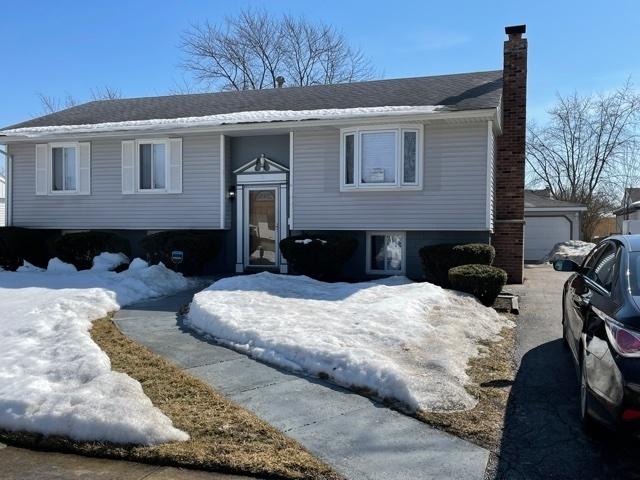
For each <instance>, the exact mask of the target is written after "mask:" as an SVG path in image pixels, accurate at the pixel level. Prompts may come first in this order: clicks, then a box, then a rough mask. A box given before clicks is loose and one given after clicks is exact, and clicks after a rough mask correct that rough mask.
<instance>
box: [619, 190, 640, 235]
mask: <svg viewBox="0 0 640 480" xmlns="http://www.w3.org/2000/svg"><path fill="white" fill-rule="evenodd" d="M613 213H614V215H615V216H616V227H617V231H618V232H622V222H624V221H625V220H640V188H625V190H624V197H623V198H622V206H621V207H620V208H618V209H617V210H614V211H613ZM623 233H624V232H623Z"/></svg>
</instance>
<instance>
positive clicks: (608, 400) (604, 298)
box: [554, 235, 640, 431]
mask: <svg viewBox="0 0 640 480" xmlns="http://www.w3.org/2000/svg"><path fill="white" fill-rule="evenodd" d="M554 268H555V269H556V270H560V271H572V272H575V273H574V274H573V275H571V277H569V279H568V280H567V282H566V283H565V286H564V291H563V295H562V299H563V305H562V327H563V334H564V341H565V343H566V344H567V345H568V347H569V349H570V350H571V353H572V354H573V358H574V360H575V364H576V370H577V372H578V377H579V379H580V416H581V419H582V421H583V423H584V424H585V425H588V424H589V423H591V422H592V421H593V420H597V421H599V422H601V423H604V424H607V425H609V426H612V427H615V428H623V429H625V430H626V429H628V430H633V431H640V281H639V280H640V278H639V277H640V235H619V236H613V237H609V238H607V239H606V240H603V241H602V242H600V243H599V244H598V245H597V246H596V247H595V248H594V249H593V250H592V251H591V252H590V253H589V255H588V256H587V257H586V258H585V259H584V261H583V263H582V265H577V264H575V263H574V262H572V261H570V260H560V261H557V262H555V263H554Z"/></svg>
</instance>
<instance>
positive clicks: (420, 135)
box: [340, 124, 424, 192]
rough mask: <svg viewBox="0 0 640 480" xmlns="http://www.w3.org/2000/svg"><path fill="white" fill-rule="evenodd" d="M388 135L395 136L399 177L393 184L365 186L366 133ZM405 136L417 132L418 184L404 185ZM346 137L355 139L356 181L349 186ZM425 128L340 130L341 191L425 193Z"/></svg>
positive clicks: (396, 127) (370, 184)
mask: <svg viewBox="0 0 640 480" xmlns="http://www.w3.org/2000/svg"><path fill="white" fill-rule="evenodd" d="M385 132H386V133H388V132H394V133H395V135H396V157H395V167H396V175H395V177H396V178H395V181H394V182H388V183H364V182H362V161H361V140H360V139H361V137H362V134H364V133H385ZM404 132H416V181H415V182H405V181H404ZM347 135H353V140H354V145H353V151H354V158H353V181H354V183H352V184H347V183H346V165H347V161H346V148H345V147H346V141H345V138H346V137H347ZM423 145H424V125H422V124H406V125H375V126H373V125H371V126H363V127H349V128H343V129H341V130H340V191H341V192H354V191H385V190H391V191H397V190H422V177H423V175H422V171H423V170H422V169H423V164H424V147H423Z"/></svg>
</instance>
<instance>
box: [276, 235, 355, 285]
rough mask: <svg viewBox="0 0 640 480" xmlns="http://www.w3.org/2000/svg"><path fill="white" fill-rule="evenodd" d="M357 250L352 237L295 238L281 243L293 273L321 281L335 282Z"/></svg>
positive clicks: (291, 237) (294, 236)
mask: <svg viewBox="0 0 640 480" xmlns="http://www.w3.org/2000/svg"><path fill="white" fill-rule="evenodd" d="M357 247H358V241H357V240H356V239H355V238H354V237H351V236H349V235H325V234H322V235H307V234H302V235H293V236H290V237H287V238H284V239H282V240H281V241H280V250H281V251H282V255H283V256H284V258H286V259H287V262H288V263H289V266H290V267H291V270H292V271H293V272H295V273H300V274H303V275H307V276H309V277H311V278H316V279H320V280H334V279H335V278H337V277H338V276H339V275H340V272H341V271H342V268H343V267H344V265H345V263H347V261H348V260H349V259H350V258H351V256H352V255H353V252H355V251H356V248H357Z"/></svg>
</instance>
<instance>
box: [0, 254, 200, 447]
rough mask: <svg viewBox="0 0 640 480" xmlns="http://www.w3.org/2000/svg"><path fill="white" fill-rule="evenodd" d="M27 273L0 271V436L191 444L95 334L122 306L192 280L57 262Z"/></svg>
mask: <svg viewBox="0 0 640 480" xmlns="http://www.w3.org/2000/svg"><path fill="white" fill-rule="evenodd" d="M25 264H26V262H25ZM65 265H66V264H65ZM25 267H26V269H25ZM25 267H22V268H23V270H22V271H20V272H0V331H2V347H1V348H0V429H7V430H26V431H31V432H39V433H43V434H57V435H65V436H68V437H71V438H73V439H76V440H102V441H111V442H117V443H136V444H158V443H163V442H170V441H180V440H186V439H188V435H187V434H186V433H184V432H182V431H180V430H178V429H176V428H174V427H173V425H172V423H171V420H169V418H167V417H166V416H165V415H164V414H163V413H162V412H161V411H160V410H158V409H157V408H156V407H154V406H153V405H152V403H151V401H150V400H149V398H147V396H146V395H145V394H144V393H143V391H142V387H141V386H140V384H139V383H138V382H137V381H135V380H133V379H132V378H130V377H128V376H127V375H125V374H123V373H118V372H114V371H111V365H110V362H109V358H108V357H107V355H106V354H105V353H104V352H103V351H102V350H100V348H99V347H98V346H97V345H96V344H95V343H94V342H93V341H92V340H91V336H90V335H89V329H90V328H91V321H92V320H95V319H98V318H102V317H104V316H105V315H106V314H107V313H108V312H110V311H113V310H117V309H118V308H119V307H120V306H122V305H126V304H128V303H132V302H135V301H139V300H143V299H146V298H150V297H155V296H159V295H163V294H170V293H173V292H175V291H178V290H181V289H185V288H187V287H189V286H190V284H189V282H188V281H187V280H186V279H185V278H184V277H183V276H182V275H180V274H177V273H175V272H172V271H170V270H168V269H166V268H165V267H163V266H160V265H154V266H151V267H147V268H140V269H136V270H132V271H125V272H122V273H114V272H96V271H90V270H85V271H81V272H72V273H70V272H69V271H67V270H70V269H68V268H67V267H63V266H62V262H59V261H57V262H54V261H52V262H50V263H49V268H48V270H47V272H42V271H38V270H32V269H30V268H29V267H28V266H27V265H25ZM52 267H53V268H52Z"/></svg>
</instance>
